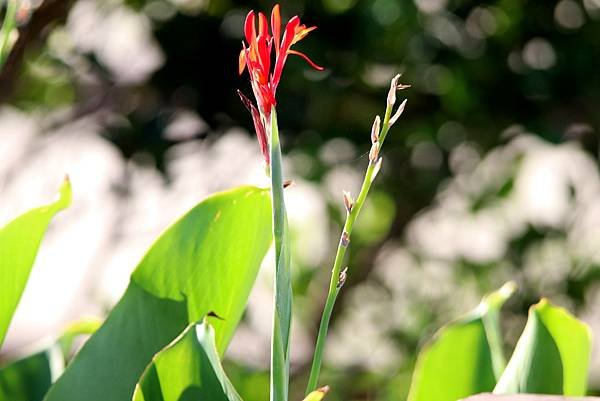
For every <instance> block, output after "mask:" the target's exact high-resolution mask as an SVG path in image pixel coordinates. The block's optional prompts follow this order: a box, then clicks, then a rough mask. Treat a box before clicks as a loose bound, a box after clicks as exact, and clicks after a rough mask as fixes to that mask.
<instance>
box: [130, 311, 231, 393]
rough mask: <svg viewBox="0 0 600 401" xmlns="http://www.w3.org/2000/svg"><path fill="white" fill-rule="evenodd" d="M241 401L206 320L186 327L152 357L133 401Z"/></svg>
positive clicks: (137, 386)
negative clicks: (224, 368) (227, 374)
mask: <svg viewBox="0 0 600 401" xmlns="http://www.w3.org/2000/svg"><path fill="white" fill-rule="evenodd" d="M197 400H210V401H241V398H240V396H239V395H238V394H237V392H236V391H235V389H234V388H233V385H232V384H231V382H230V381H229V379H228V378H227V376H226V375H225V372H224V371H223V367H222V366H221V361H220V360H219V355H218V353H217V348H216V346H215V330H214V329H213V328H212V326H211V325H210V324H208V322H206V320H205V321H204V322H203V323H202V324H191V325H189V326H188V327H187V328H186V329H185V330H184V331H183V333H181V335H179V336H178V337H177V338H176V339H175V340H174V341H173V342H172V343H171V344H170V345H168V346H167V347H166V348H165V349H163V350H162V351H160V352H159V353H158V354H156V355H155V356H154V358H152V363H151V364H150V365H148V367H147V368H146V370H145V371H144V374H143V375H142V377H141V379H140V381H139V383H138V384H137V385H136V388H135V392H134V395H133V401H197Z"/></svg>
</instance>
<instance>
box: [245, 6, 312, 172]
mask: <svg viewBox="0 0 600 401" xmlns="http://www.w3.org/2000/svg"><path fill="white" fill-rule="evenodd" d="M255 19H256V18H255V15H254V11H250V12H249V13H248V15H247V16H246V22H245V24H244V35H245V37H246V42H247V43H244V42H242V50H241V52H240V60H239V73H240V74H242V73H243V72H244V69H245V68H248V73H249V75H250V83H251V85H252V91H253V92H254V97H255V98H256V102H257V103H258V109H257V108H256V107H255V106H254V105H253V104H252V102H250V100H248V98H246V97H245V96H243V95H242V94H241V93H240V92H239V91H238V93H239V94H240V97H242V102H243V103H244V105H245V106H246V107H247V108H248V110H250V113H251V114H252V119H253V120H254V127H255V129H256V135H257V137H258V141H259V143H260V146H261V150H262V152H263V155H264V157H265V161H266V162H267V164H268V163H269V150H268V140H267V133H266V131H267V130H266V129H265V125H266V123H267V122H269V120H270V116H271V109H272V108H273V107H274V106H275V105H276V103H277V102H276V100H275V92H276V91H277V85H278V84H279V80H280V79H281V72H282V71H283V66H284V64H285V61H286V59H287V56H288V54H295V55H297V56H300V57H302V58H303V59H304V60H306V61H307V62H308V63H309V64H310V65H311V67H313V68H315V69H317V70H319V71H321V70H322V69H323V68H322V67H319V66H318V65H316V64H315V63H313V62H312V61H311V60H310V59H309V58H308V57H307V56H306V55H305V54H303V53H300V52H298V51H296V50H291V47H292V45H293V44H295V43H297V42H298V41H300V40H302V39H303V38H304V37H305V36H306V35H308V33H309V32H310V31H312V30H314V29H316V27H314V26H313V27H310V28H307V27H306V26H305V25H303V24H300V18H298V16H294V17H292V18H291V19H290V20H289V22H288V23H287V25H286V26H285V30H284V32H283V37H281V15H280V14H279V4H276V5H275V6H274V7H273V11H272V12H271V34H269V26H268V22H267V17H266V16H265V15H264V14H263V13H258V32H257V30H256V21H255ZM273 48H275V63H274V65H273V69H272V71H271V67H272V66H271V54H272V52H271V51H272V50H273Z"/></svg>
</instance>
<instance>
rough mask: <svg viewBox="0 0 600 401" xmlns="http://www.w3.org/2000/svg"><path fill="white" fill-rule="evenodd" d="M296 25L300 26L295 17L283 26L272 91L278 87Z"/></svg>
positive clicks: (298, 20)
mask: <svg viewBox="0 0 600 401" xmlns="http://www.w3.org/2000/svg"><path fill="white" fill-rule="evenodd" d="M298 25H300V18H298V16H297V15H296V16H294V17H292V18H291V19H290V20H289V22H288V23H287V25H286V26H285V32H284V33H283V39H282V40H281V46H280V47H279V55H278V56H277V60H276V61H275V69H274V70H273V78H272V85H273V90H274V91H275V90H276V89H277V85H279V80H280V79H281V73H282V71H283V65H284V64H285V60H286V59H287V54H288V50H289V49H290V46H291V45H292V41H293V40H294V35H295V33H296V28H298Z"/></svg>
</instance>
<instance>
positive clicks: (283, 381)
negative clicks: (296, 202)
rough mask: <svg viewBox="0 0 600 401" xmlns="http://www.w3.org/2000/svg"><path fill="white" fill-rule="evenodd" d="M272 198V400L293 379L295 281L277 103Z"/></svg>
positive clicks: (282, 400)
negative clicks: (273, 290) (292, 351)
mask: <svg viewBox="0 0 600 401" xmlns="http://www.w3.org/2000/svg"><path fill="white" fill-rule="evenodd" d="M269 131H270V133H269V134H270V135H269V137H270V158H271V164H270V166H271V169H270V171H271V202H272V209H273V238H274V241H275V295H274V311H273V336H272V338H271V386H270V387H271V401H287V399H288V383H289V369H290V362H289V354H290V343H289V339H290V329H291V321H292V282H291V272H290V240H289V234H288V226H287V214H286V210H285V202H284V198H283V187H284V181H283V171H282V170H283V169H282V162H281V146H280V144H279V129H278V126H277V113H276V112H275V107H273V108H272V110H271V124H270V129H269Z"/></svg>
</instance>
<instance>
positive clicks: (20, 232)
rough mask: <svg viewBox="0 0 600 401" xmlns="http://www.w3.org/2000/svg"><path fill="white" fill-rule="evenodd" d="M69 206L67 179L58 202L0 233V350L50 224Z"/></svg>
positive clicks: (21, 218) (26, 214)
mask: <svg viewBox="0 0 600 401" xmlns="http://www.w3.org/2000/svg"><path fill="white" fill-rule="evenodd" d="M70 203H71V184H70V182H69V180H68V179H65V181H64V182H63V184H62V186H61V187H60V191H59V197H58V199H57V200H56V201H54V202H52V203H50V204H48V205H46V206H42V207H38V208H35V209H32V210H30V211H28V212H27V213H24V214H22V215H21V216H19V217H17V218H16V219H14V220H13V221H11V222H10V223H8V224H7V225H6V226H4V227H3V228H2V229H0V346H1V345H2V343H3V341H4V337H5V336H6V331H7V330H8V326H9V324H10V321H11V319H12V317H13V314H14V313H15V309H16V308H17V305H18V304H19V300H20V299H21V295H22V294H23V290H25V285H26V284H27V280H28V279H29V273H31V268H32V267H33V262H34V261H35V257H36V255H37V252H38V249H39V247H40V244H41V242H42V238H43V237H44V233H45V232H46V229H47V228H48V225H49V224H50V220H52V217H54V215H55V214H56V213H58V212H59V211H60V210H63V209H65V208H66V207H67V206H69V204H70Z"/></svg>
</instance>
